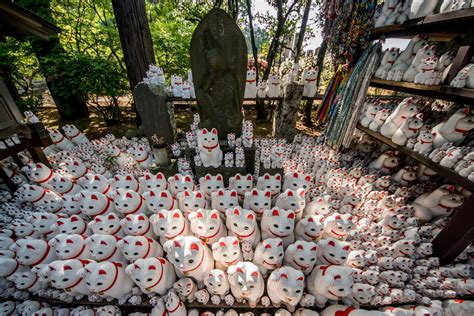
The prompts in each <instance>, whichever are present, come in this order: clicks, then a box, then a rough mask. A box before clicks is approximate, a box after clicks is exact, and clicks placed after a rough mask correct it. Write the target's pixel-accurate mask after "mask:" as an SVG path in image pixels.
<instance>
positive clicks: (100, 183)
mask: <svg viewBox="0 0 474 316" xmlns="http://www.w3.org/2000/svg"><path fill="white" fill-rule="evenodd" d="M78 183H79V184H80V185H81V186H82V187H83V188H84V190H87V191H90V192H100V193H102V194H108V193H110V191H111V186H110V184H109V181H108V180H107V178H106V177H104V176H103V175H100V174H91V173H87V174H86V175H85V176H84V177H82V178H81V179H79V181H78Z"/></svg>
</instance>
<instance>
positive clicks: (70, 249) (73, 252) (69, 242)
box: [48, 234, 90, 260]
mask: <svg viewBox="0 0 474 316" xmlns="http://www.w3.org/2000/svg"><path fill="white" fill-rule="evenodd" d="M48 245H49V246H50V247H51V248H53V249H54V252H55V253H56V256H57V257H58V258H59V259H61V260H68V259H88V258H90V254H89V249H90V245H89V244H88V243H87V242H86V238H85V237H84V236H81V235H77V234H59V235H56V236H55V237H54V238H53V239H51V240H50V241H49V242H48Z"/></svg>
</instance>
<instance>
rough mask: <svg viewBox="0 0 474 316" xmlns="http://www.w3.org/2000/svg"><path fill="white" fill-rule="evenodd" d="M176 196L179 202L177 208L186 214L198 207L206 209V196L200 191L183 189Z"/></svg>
mask: <svg viewBox="0 0 474 316" xmlns="http://www.w3.org/2000/svg"><path fill="white" fill-rule="evenodd" d="M176 197H177V199H178V202H179V203H178V204H179V209H180V210H182V211H183V212H184V213H185V214H187V215H189V214H191V213H192V212H195V211H197V210H198V209H206V208H207V206H208V203H207V200H206V197H205V196H204V193H202V192H201V191H188V190H185V191H183V192H179V193H178V194H177V195H176Z"/></svg>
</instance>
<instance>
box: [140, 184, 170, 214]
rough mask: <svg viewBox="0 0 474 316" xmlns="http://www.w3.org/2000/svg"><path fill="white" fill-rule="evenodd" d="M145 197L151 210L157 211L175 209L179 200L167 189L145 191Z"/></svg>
mask: <svg viewBox="0 0 474 316" xmlns="http://www.w3.org/2000/svg"><path fill="white" fill-rule="evenodd" d="M143 198H144V199H145V201H146V205H147V207H148V209H149V210H150V211H152V212H153V213H157V212H158V211H161V210H174V209H175V208H177V207H178V202H177V201H176V199H175V198H174V197H173V196H172V195H171V193H170V192H169V191H167V190H157V189H154V190H150V191H146V192H145V193H143Z"/></svg>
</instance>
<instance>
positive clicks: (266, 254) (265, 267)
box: [252, 238, 284, 276]
mask: <svg viewBox="0 0 474 316" xmlns="http://www.w3.org/2000/svg"><path fill="white" fill-rule="evenodd" d="M283 255H284V248H283V241H282V240H281V238H267V239H265V240H263V241H262V242H260V243H259V244H258V246H257V248H256V249H255V253H254V256H253V260H252V262H253V263H254V264H256V265H257V266H258V268H259V270H260V273H262V275H263V276H266V275H267V273H268V271H272V270H274V269H276V268H279V267H281V265H282V263H283Z"/></svg>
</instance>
